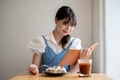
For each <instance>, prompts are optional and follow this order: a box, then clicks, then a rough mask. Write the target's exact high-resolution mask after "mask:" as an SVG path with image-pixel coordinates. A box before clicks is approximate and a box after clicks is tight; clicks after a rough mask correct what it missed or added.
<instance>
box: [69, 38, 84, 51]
mask: <svg viewBox="0 0 120 80" xmlns="http://www.w3.org/2000/svg"><path fill="white" fill-rule="evenodd" d="M70 49H77V50H79V49H82V45H81V40H80V39H79V38H75V40H74V41H73V43H72V45H71V47H70Z"/></svg>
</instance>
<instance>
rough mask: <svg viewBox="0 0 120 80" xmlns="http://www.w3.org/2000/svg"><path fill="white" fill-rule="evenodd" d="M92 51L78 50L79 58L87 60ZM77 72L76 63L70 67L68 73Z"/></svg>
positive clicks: (86, 49)
mask: <svg viewBox="0 0 120 80" xmlns="http://www.w3.org/2000/svg"><path fill="white" fill-rule="evenodd" d="M91 52H92V49H91V48H85V49H82V50H80V58H81V59H87V58H89V57H90V56H91ZM78 72H79V64H78V63H76V64H75V65H72V66H71V67H70V73H78Z"/></svg>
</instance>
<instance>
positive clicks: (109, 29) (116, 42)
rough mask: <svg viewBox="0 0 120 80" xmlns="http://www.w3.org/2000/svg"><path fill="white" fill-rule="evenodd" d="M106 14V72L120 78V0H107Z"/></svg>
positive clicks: (116, 78)
mask: <svg viewBox="0 0 120 80" xmlns="http://www.w3.org/2000/svg"><path fill="white" fill-rule="evenodd" d="M105 15H106V17H105V23H106V25H105V26H106V73H107V74H109V75H110V76H112V77H113V78H115V80H120V0H105ZM118 78H119V79H118Z"/></svg>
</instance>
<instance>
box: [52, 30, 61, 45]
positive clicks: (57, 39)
mask: <svg viewBox="0 0 120 80" xmlns="http://www.w3.org/2000/svg"><path fill="white" fill-rule="evenodd" d="M53 35H54V38H55V40H56V42H57V44H58V45H60V42H61V39H62V38H63V36H62V35H60V34H59V33H58V32H57V31H56V30H54V31H53Z"/></svg>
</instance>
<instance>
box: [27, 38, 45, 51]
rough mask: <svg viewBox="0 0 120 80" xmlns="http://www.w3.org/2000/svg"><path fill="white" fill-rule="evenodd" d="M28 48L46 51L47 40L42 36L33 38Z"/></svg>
mask: <svg viewBox="0 0 120 80" xmlns="http://www.w3.org/2000/svg"><path fill="white" fill-rule="evenodd" d="M28 48H29V49H30V50H31V52H32V53H43V52H45V42H44V39H43V37H42V36H37V37H35V38H33V40H31V41H30V42H29V44H28Z"/></svg>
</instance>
